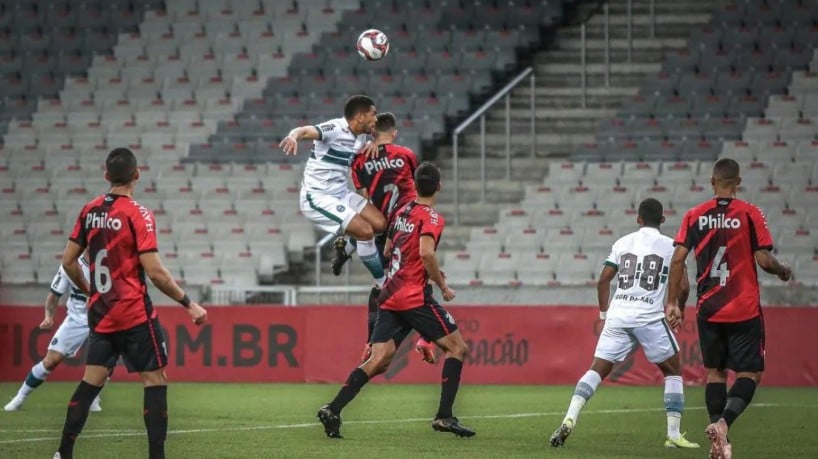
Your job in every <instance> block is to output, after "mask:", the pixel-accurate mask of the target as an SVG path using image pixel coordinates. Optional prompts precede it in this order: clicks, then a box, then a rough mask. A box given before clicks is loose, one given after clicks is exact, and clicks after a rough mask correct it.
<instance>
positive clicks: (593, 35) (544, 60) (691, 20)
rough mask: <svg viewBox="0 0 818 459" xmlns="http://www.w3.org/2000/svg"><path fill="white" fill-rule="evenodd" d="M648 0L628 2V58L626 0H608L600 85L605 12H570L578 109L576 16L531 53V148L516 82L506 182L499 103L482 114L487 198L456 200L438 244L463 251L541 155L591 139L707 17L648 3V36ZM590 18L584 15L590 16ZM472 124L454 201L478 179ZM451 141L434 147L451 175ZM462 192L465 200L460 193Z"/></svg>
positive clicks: (473, 192) (448, 196) (537, 177)
mask: <svg viewBox="0 0 818 459" xmlns="http://www.w3.org/2000/svg"><path fill="white" fill-rule="evenodd" d="M649 4H650V2H649V1H648V0H634V1H633V3H632V15H633V19H632V20H633V32H632V34H633V35H632V36H633V52H632V62H631V63H628V60H627V59H628V56H627V55H628V40H627V30H626V24H627V11H626V0H614V1H611V2H610V10H609V11H610V29H609V30H610V37H611V52H610V62H611V73H610V85H609V86H608V87H606V86H605V68H604V47H605V40H604V23H605V19H604V14H603V12H602V9H601V8H599V7H597V6H596V5H582V6H580V8H579V9H578V11H577V17H579V18H582V17H585V18H588V19H587V21H586V22H585V23H586V44H587V54H586V63H587V88H588V90H587V98H586V107H585V108H582V96H581V88H580V86H579V81H580V80H579V74H580V50H581V41H580V26H579V24H580V22H577V23H574V24H569V25H565V26H563V27H560V28H559V29H558V30H557V32H556V37H555V38H556V40H555V42H554V46H553V47H552V48H550V49H545V50H542V51H540V52H539V53H538V54H536V56H535V58H534V62H533V65H534V67H535V76H536V87H535V89H534V91H535V97H536V107H537V122H536V123H537V124H536V131H537V150H536V151H535V152H534V155H533V156H532V155H531V152H530V147H529V146H530V135H529V132H530V131H529V126H530V121H529V115H528V114H529V109H528V106H529V103H530V102H529V101H530V98H529V97H530V88H529V86H528V84H521V85H520V87H518V89H516V90H514V91H513V92H512V98H511V132H512V136H511V151H512V157H513V159H512V170H511V173H512V180H511V181H510V182H508V181H506V180H505V157H504V155H505V121H504V120H505V109H504V107H503V104H498V105H497V107H496V108H494V109H492V110H490V111H489V112H488V113H487V118H486V155H487V159H486V169H487V172H486V174H487V177H488V179H489V182H488V189H489V190H490V192H489V193H487V201H488V202H487V203H474V204H471V203H470V204H466V205H463V204H461V214H460V218H461V222H462V223H463V225H462V227H461V228H455V229H454V231H448V229H447V238H444V246H443V247H444V248H446V249H457V250H462V249H463V248H464V247H465V241H466V240H467V239H468V235H469V234H470V227H472V226H484V225H491V224H493V223H494V222H495V221H496V220H497V213H498V210H499V209H501V208H502V207H504V206H506V207H507V206H508V205H509V204H513V203H519V202H520V200H521V199H522V197H523V195H524V193H525V185H527V184H532V183H539V182H540V181H541V180H542V178H543V177H544V176H546V175H547V173H548V164H549V161H546V160H544V159H545V158H562V157H566V156H567V155H569V154H570V152H571V151H573V150H575V149H576V148H578V147H580V146H581V145H583V144H585V143H590V142H593V141H594V136H595V133H596V127H597V125H598V124H599V122H600V121H601V120H604V119H607V118H610V117H612V116H614V115H615V114H616V112H617V110H618V108H619V107H620V106H621V105H622V101H623V100H624V99H625V98H627V97H629V96H633V95H635V94H637V93H638V91H639V87H640V85H641V84H642V82H643V81H644V80H645V78H646V77H647V76H649V75H653V74H655V73H656V72H657V71H659V70H660V69H661V66H662V61H663V60H664V58H665V55H666V54H667V53H668V52H669V51H673V50H678V49H683V48H684V47H685V46H686V42H687V39H688V36H689V35H690V32H691V31H692V30H693V28H694V26H695V25H699V24H704V23H706V22H707V21H708V20H709V19H710V17H711V13H712V9H713V5H712V4H711V3H710V2H707V1H701V0H687V1H675V0H657V1H656V2H655V17H656V27H655V37H656V38H650V9H649ZM589 16H590V17H589ZM478 129H479V123H474V125H473V126H472V127H471V128H469V129H467V131H466V132H465V133H464V135H463V136H462V138H461V145H463V146H462V147H461V149H460V153H459V154H460V156H461V158H463V159H461V161H460V163H459V167H460V177H461V185H460V193H461V194H460V196H461V202H466V203H469V202H473V201H475V200H476V199H475V198H474V197H475V196H477V195H478V194H477V193H479V191H478V190H480V188H481V186H482V184H481V181H480V162H479V157H480V156H479V155H480V136H479V130H478ZM451 156H452V155H451V146H450V145H446V146H442V147H440V148H439V151H438V158H439V162H440V164H441V166H442V167H443V169H444V174H446V175H447V176H449V177H451V171H452V163H451V159H450V158H451ZM464 196H465V198H463V197H464ZM440 202H441V204H440V205H439V207H440V209H441V211H442V212H444V214H445V215H453V214H454V207H453V186H451V185H450V186H448V187H444V190H443V192H442V193H441V197H440Z"/></svg>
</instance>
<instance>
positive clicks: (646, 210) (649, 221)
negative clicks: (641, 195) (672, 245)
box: [638, 198, 664, 228]
mask: <svg viewBox="0 0 818 459" xmlns="http://www.w3.org/2000/svg"><path fill="white" fill-rule="evenodd" d="M663 214H664V208H663V207H662V203H661V202H659V201H658V200H656V199H653V198H647V199H644V200H643V201H642V202H640V203H639V214H638V215H639V218H641V219H642V223H643V224H644V225H647V226H654V227H656V228H658V227H659V225H661V224H662V215H663Z"/></svg>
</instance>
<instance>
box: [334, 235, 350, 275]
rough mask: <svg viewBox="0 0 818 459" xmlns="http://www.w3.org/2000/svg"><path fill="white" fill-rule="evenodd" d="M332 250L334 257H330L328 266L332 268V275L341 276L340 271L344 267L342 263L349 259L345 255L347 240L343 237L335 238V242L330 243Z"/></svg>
mask: <svg viewBox="0 0 818 459" xmlns="http://www.w3.org/2000/svg"><path fill="white" fill-rule="evenodd" d="M332 247H333V249H335V255H334V256H333V257H332V260H331V261H330V266H331V267H332V274H334V275H336V276H340V275H341V269H342V268H343V267H344V263H346V262H347V260H349V259H350V258H351V257H350V256H349V255H347V240H346V238H345V237H344V236H338V237H337V238H335V241H334V242H333V243H332Z"/></svg>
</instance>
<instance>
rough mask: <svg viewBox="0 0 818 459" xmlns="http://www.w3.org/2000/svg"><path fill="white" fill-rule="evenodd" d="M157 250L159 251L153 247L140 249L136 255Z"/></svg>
mask: <svg viewBox="0 0 818 459" xmlns="http://www.w3.org/2000/svg"><path fill="white" fill-rule="evenodd" d="M158 251H159V249H157V248H156V247H154V248H152V249H145V250H140V251H139V252H137V255H142V254H143V253H153V252H158Z"/></svg>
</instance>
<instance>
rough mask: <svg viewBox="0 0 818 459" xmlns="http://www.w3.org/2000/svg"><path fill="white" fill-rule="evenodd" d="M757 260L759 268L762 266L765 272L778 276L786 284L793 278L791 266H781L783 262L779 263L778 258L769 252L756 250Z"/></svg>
mask: <svg viewBox="0 0 818 459" xmlns="http://www.w3.org/2000/svg"><path fill="white" fill-rule="evenodd" d="M755 258H756V263H758V266H760V267H761V269H763V270H764V271H765V272H767V273H770V274H774V275H776V276H778V278H779V279H781V280H782V281H784V282H787V281H789V280H790V279H791V278H792V269H791V268H790V267H789V266H786V265H783V264H781V262H779V261H778V258H776V257H775V255H773V254H772V253H770V251H769V250H767V249H762V250H756V251H755Z"/></svg>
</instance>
